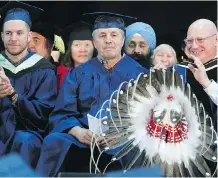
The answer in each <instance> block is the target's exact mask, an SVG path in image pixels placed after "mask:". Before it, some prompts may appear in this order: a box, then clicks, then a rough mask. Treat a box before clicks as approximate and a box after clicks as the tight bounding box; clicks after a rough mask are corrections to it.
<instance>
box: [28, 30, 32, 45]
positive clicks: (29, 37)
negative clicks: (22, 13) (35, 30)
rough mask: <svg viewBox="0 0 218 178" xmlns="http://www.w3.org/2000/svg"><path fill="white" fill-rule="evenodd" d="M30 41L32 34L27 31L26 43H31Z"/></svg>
mask: <svg viewBox="0 0 218 178" xmlns="http://www.w3.org/2000/svg"><path fill="white" fill-rule="evenodd" d="M31 39H32V32H31V31H29V32H28V37H27V40H28V43H29V42H30V41H31Z"/></svg>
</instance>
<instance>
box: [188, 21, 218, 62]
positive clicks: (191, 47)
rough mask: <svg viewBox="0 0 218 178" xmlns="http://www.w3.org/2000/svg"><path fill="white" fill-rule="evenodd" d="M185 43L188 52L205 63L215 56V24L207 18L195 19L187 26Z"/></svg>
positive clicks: (217, 40)
mask: <svg viewBox="0 0 218 178" xmlns="http://www.w3.org/2000/svg"><path fill="white" fill-rule="evenodd" d="M185 43H186V47H187V51H188V53H189V54H193V55H194V56H196V57H198V58H199V59H200V60H201V61H202V63H203V64H206V63H207V62H209V61H211V60H212V59H214V58H215V57H216V56H217V43H218V38H217V28H216V25H215V24H214V23H213V22H212V21H210V20H208V19H199V20H196V21H195V22H193V23H192V24H191V25H190V26H189V28H188V32H187V38H186V39H185Z"/></svg>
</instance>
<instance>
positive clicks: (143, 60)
mask: <svg viewBox="0 0 218 178" xmlns="http://www.w3.org/2000/svg"><path fill="white" fill-rule="evenodd" d="M128 56H130V57H131V58H133V59H134V60H135V61H136V62H138V63H139V64H140V65H141V66H143V67H145V68H146V69H150V67H151V66H152V61H151V54H150V53H149V54H147V55H143V54H138V53H133V54H130V55H128Z"/></svg>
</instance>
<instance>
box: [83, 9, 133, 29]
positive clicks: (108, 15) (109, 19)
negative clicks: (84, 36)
mask: <svg viewBox="0 0 218 178" xmlns="http://www.w3.org/2000/svg"><path fill="white" fill-rule="evenodd" d="M87 15H88V16H91V17H92V18H93V19H95V20H94V28H93V30H96V29H99V28H119V29H121V30H123V31H124V30H125V28H126V25H125V24H126V23H127V21H131V23H133V22H134V21H135V20H137V18H136V17H131V16H127V15H122V14H117V13H112V12H92V13H85V14H83V16H87Z"/></svg>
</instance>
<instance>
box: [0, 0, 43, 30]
mask: <svg viewBox="0 0 218 178" xmlns="http://www.w3.org/2000/svg"><path fill="white" fill-rule="evenodd" d="M43 11H44V10H43V9H40V8H38V7H35V6H31V5H29V4H26V3H23V2H19V1H9V2H8V3H6V4H5V5H4V6H3V7H2V8H1V9H0V18H1V19H3V24H4V23H5V22H7V21H9V20H22V21H24V22H26V23H27V24H28V25H29V26H30V27H31V25H32V21H34V20H36V19H37V18H38V17H39V16H40V15H41V13H42V12H43Z"/></svg>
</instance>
